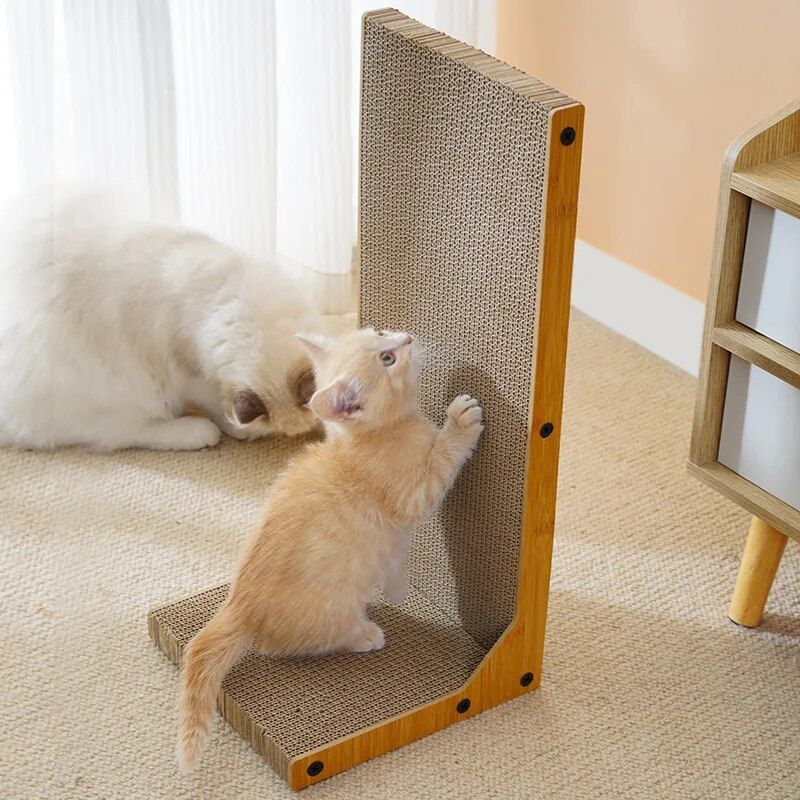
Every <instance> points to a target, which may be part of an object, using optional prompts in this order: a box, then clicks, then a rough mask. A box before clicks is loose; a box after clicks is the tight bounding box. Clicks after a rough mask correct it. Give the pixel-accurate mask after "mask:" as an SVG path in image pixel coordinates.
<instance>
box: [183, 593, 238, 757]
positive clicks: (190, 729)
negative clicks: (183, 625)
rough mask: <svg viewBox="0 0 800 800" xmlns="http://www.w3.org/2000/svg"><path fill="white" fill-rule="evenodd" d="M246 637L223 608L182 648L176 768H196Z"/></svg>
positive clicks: (227, 610) (224, 607)
mask: <svg viewBox="0 0 800 800" xmlns="http://www.w3.org/2000/svg"><path fill="white" fill-rule="evenodd" d="M250 640H251V637H250V636H248V635H247V634H246V633H245V632H244V631H243V630H242V629H241V627H240V626H239V625H237V624H236V620H235V619H233V618H232V614H231V613H230V611H229V609H228V607H227V606H223V608H221V609H220V610H219V612H218V613H217V614H216V615H215V616H214V617H213V618H212V619H211V621H210V622H209V623H208V625H206V627H205V628H203V630H201V631H200V633H198V634H197V636H195V637H194V639H192V641H191V642H189V644H188V645H187V647H186V653H185V655H184V659H183V689H182V692H181V698H180V704H179V705H180V730H179V732H178V766H179V767H180V769H181V771H183V772H189V771H190V770H192V769H194V767H195V766H197V762H198V760H199V758H200V754H201V753H202V752H203V747H204V746H205V743H206V738H207V736H208V731H209V728H210V727H211V719H212V717H213V714H214V705H215V701H216V699H217V694H218V692H219V689H220V686H221V685H222V681H223V679H224V678H225V675H226V674H227V673H228V671H229V670H231V669H232V668H233V666H234V665H235V664H236V662H237V661H238V660H239V659H240V658H241V656H242V655H243V653H244V651H245V650H246V649H247V648H248V646H249V645H250Z"/></svg>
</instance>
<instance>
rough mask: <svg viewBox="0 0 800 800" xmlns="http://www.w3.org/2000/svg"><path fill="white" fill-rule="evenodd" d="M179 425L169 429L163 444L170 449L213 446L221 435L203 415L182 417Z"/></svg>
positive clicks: (194, 448)
mask: <svg viewBox="0 0 800 800" xmlns="http://www.w3.org/2000/svg"><path fill="white" fill-rule="evenodd" d="M178 421H179V422H180V426H179V427H178V426H175V427H172V428H171V429H170V431H169V437H168V438H169V441H165V442H164V444H165V445H167V446H168V448H169V449H170V450H202V449H203V448H204V447H214V445H216V444H217V443H218V442H219V440H220V437H221V436H222V432H221V431H220V429H219V428H218V427H217V426H216V425H215V424H214V423H213V422H212V421H211V420H210V419H206V418H205V417H182V418H181V419H180V420H175V422H178Z"/></svg>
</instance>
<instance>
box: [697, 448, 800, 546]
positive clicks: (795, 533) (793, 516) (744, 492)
mask: <svg viewBox="0 0 800 800" xmlns="http://www.w3.org/2000/svg"><path fill="white" fill-rule="evenodd" d="M688 466H689V472H690V473H691V474H692V475H695V476H697V477H698V478H700V480H701V481H703V483H707V484H708V485H709V486H711V487H713V488H714V489H716V490H717V491H718V492H719V493H720V494H723V495H725V496H726V497H728V498H730V499H731V500H735V501H736V502H737V503H738V504H739V505H740V506H742V508H745V509H746V510H747V511H749V512H750V513H751V514H754V515H755V516H757V517H758V518H759V519H763V520H764V521H765V522H768V523H769V524H770V525H772V527H773V528H776V529H777V530H779V531H780V532H781V533H785V534H786V535H787V536H791V537H793V538H794V539H799V540H800V511H798V510H797V509H796V508H792V506H790V505H789V504H788V503H784V502H783V500H779V499H778V498H777V497H775V496H774V495H771V494H770V493H769V492H766V491H764V490H763V489H762V488H761V487H760V486H756V485H755V484H754V483H751V482H750V481H748V480H747V478H743V477H742V476H741V475H738V474H737V473H735V472H734V471H733V470H730V469H728V468H727V467H726V466H724V465H722V464H720V463H719V462H717V461H714V462H712V463H710V464H703V465H699V464H695V463H694V462H692V461H690V462H689V464H688Z"/></svg>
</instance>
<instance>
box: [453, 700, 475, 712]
mask: <svg viewBox="0 0 800 800" xmlns="http://www.w3.org/2000/svg"><path fill="white" fill-rule="evenodd" d="M471 705H472V703H471V702H470V699H469V697H465V698H464V699H463V700H460V701H459V703H458V705H457V706H456V711H458V713H459V714H466V713H467V711H469V707H470V706H471Z"/></svg>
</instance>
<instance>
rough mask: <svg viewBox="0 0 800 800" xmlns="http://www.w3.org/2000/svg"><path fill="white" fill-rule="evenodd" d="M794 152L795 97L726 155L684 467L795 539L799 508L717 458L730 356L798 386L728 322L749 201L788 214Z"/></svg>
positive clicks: (782, 357) (782, 360)
mask: <svg viewBox="0 0 800 800" xmlns="http://www.w3.org/2000/svg"><path fill="white" fill-rule="evenodd" d="M799 151H800V99H798V100H795V101H794V102H793V103H790V104H789V105H788V106H786V107H785V108H783V109H781V110H780V111H778V112H776V113H775V114H773V115H772V116H771V117H769V118H768V119H766V120H764V121H763V122H761V123H759V124H758V125H756V126H755V127H754V128H752V129H751V130H749V131H748V132H747V133H745V134H744V135H742V136H741V137H740V138H739V139H737V140H736V141H735V142H733V144H731V146H730V147H729V148H728V151H727V153H726V154H725V160H724V163H723V166H722V177H721V180H720V192H719V203H718V206H717V229H716V234H715V242H714V253H713V258H712V264H711V277H710V281H709V289H708V300H707V304H706V319H705V328H704V333H703V350H702V363H701V368H700V379H699V382H698V389H697V402H696V405H695V413H694V422H693V428H692V441H691V447H690V453H689V465H688V466H689V471H690V472H691V473H692V474H693V475H696V476H697V477H698V478H700V480H702V481H704V482H705V483H707V484H709V485H710V486H712V487H714V488H715V489H717V490H718V491H720V492H721V493H722V494H724V495H726V496H727V497H730V498H731V499H733V500H735V501H736V502H737V503H739V505H741V506H742V507H744V508H746V509H747V510H748V511H750V512H751V513H753V514H754V515H756V516H758V517H759V518H760V519H763V520H765V521H766V522H768V523H769V524H770V525H772V526H773V527H775V528H776V529H777V530H779V531H781V532H782V533H784V534H786V535H787V536H792V537H794V538H796V539H800V510H798V509H795V508H792V507H791V506H790V505H789V504H788V503H784V502H783V501H782V500H780V499H778V498H777V497H774V496H773V495H771V494H769V493H768V492H765V491H764V490H763V489H761V488H760V487H758V486H756V485H755V484H753V483H751V482H750V481H748V480H746V479H745V478H742V477H741V476H740V475H737V474H736V473H735V472H733V471H731V470H730V469H728V468H727V467H725V466H724V465H723V464H720V463H719V460H718V457H719V441H720V434H721V427H722V414H723V411H724V407H725V392H726V389H727V383H728V367H729V365H730V357H731V353H733V354H735V355H736V356H738V357H739V358H743V359H744V360H745V361H748V362H750V363H751V364H755V365H756V366H758V367H760V368H762V369H765V370H767V371H768V372H770V373H772V374H773V375H775V376H776V377H778V378H780V379H782V380H784V381H786V382H788V383H790V384H792V385H793V386H800V357H798V355H797V354H796V353H793V352H792V351H790V350H788V348H785V347H782V346H781V345H779V344H777V343H776V342H773V341H772V340H770V339H769V338H768V337H766V336H762V335H761V334H759V333H757V332H755V331H752V330H750V329H749V328H747V327H745V326H743V325H741V323H739V322H737V321H736V318H735V315H736V303H737V300H738V295H739V283H740V279H741V274H742V261H743V258H744V245H745V237H746V235H747V224H748V221H749V216H750V203H751V199H752V198H755V199H757V200H760V201H762V202H766V203H767V204H768V205H772V206H773V207H775V208H781V209H782V210H784V211H786V212H787V213H793V211H794V201H792V202H790V200H791V198H789V199H788V200H786V201H785V202H776V201H775V198H774V196H773V195H774V193H775V191H779V190H780V187H786V186H787V185H789V184H788V182H787V181H788V179H787V174H789V175H790V176H791V174H793V173H792V170H793V169H795V161H796V159H795V158H794V157H793V155H792V154H797V153H798V152H799ZM787 157H788V158H787ZM768 162H774V163H768ZM771 173H774V175H773V176H772V179H770V176H771ZM753 176H757V177H758V180H755V179H754V178H753ZM765 185H769V186H770V191H765V189H764V187H765ZM794 191H795V192H796V187H795V190H794ZM787 197H788V195H787Z"/></svg>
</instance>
